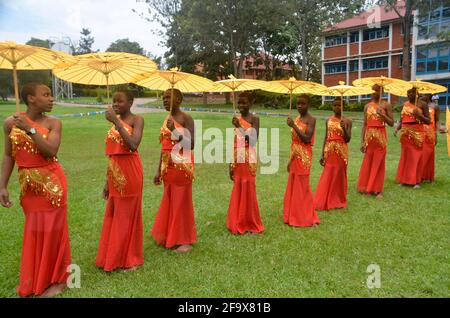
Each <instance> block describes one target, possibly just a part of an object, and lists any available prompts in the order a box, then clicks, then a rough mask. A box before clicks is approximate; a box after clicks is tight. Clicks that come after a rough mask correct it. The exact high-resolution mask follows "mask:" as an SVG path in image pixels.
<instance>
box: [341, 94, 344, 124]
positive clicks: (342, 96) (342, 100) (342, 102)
mask: <svg viewBox="0 0 450 318" xmlns="http://www.w3.org/2000/svg"><path fill="white" fill-rule="evenodd" d="M342 117H344V94H341V118H342Z"/></svg>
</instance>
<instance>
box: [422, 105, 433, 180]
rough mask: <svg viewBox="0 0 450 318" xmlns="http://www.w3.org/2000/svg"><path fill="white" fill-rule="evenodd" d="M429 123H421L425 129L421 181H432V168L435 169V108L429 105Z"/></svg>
mask: <svg viewBox="0 0 450 318" xmlns="http://www.w3.org/2000/svg"><path fill="white" fill-rule="evenodd" d="M429 112H430V124H429V125H423V126H424V130H425V139H424V143H423V153H422V156H423V159H422V162H423V165H422V167H423V170H422V181H431V182H433V181H434V169H435V149H436V122H435V118H434V116H435V113H436V110H435V109H434V108H433V107H430V109H429Z"/></svg>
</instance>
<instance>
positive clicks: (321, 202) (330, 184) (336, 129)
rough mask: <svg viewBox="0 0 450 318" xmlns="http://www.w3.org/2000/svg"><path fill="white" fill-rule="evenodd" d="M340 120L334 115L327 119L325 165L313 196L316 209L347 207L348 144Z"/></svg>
mask: <svg viewBox="0 0 450 318" xmlns="http://www.w3.org/2000/svg"><path fill="white" fill-rule="evenodd" d="M340 122H341V120H340V119H339V118H336V117H334V116H332V117H330V118H329V119H328V134H327V136H326V142H325V149H324V159H325V167H324V169H323V172H322V175H321V176H320V180H319V183H318V185H317V189H316V193H315V198H314V202H315V205H316V209H317V210H332V209H342V208H346V207H347V164H348V145H347V143H346V142H345V139H344V131H343V129H342V127H341V125H340Z"/></svg>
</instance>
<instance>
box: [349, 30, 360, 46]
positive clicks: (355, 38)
mask: <svg viewBox="0 0 450 318" xmlns="http://www.w3.org/2000/svg"><path fill="white" fill-rule="evenodd" d="M355 42H359V31H356V32H352V33H350V43H355Z"/></svg>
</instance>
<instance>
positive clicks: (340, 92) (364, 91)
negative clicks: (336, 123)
mask: <svg viewBox="0 0 450 318" xmlns="http://www.w3.org/2000/svg"><path fill="white" fill-rule="evenodd" d="M372 93H373V90H372V88H369V87H356V86H351V85H345V82H343V81H340V82H339V85H337V86H331V87H327V88H326V89H325V90H324V91H317V92H316V93H315V94H316V95H321V96H340V97H341V115H344V96H359V95H368V94H372Z"/></svg>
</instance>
